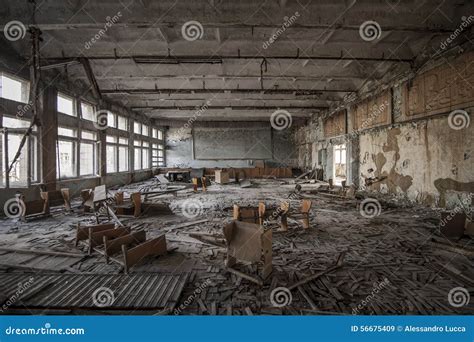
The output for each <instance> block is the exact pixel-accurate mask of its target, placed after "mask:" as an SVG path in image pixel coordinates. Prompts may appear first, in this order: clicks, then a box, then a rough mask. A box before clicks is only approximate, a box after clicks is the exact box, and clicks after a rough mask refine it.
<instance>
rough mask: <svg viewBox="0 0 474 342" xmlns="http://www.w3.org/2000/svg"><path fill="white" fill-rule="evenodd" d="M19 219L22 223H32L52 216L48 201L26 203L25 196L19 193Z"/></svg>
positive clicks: (17, 197) (17, 199) (17, 198)
mask: <svg viewBox="0 0 474 342" xmlns="http://www.w3.org/2000/svg"><path fill="white" fill-rule="evenodd" d="M15 198H16V202H17V205H18V208H19V210H20V212H19V217H20V220H22V221H30V220H34V219H38V218H44V217H47V216H49V215H50V213H49V207H48V203H47V201H45V200H44V199H42V198H41V199H39V200H33V201H28V202H27V201H26V200H25V195H23V194H21V193H19V194H16V195H15Z"/></svg>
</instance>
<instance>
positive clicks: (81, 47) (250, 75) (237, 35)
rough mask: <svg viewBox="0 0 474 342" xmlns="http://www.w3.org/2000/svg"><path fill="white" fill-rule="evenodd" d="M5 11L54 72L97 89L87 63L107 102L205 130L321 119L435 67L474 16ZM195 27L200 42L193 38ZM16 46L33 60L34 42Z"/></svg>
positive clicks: (206, 6) (85, 8)
mask: <svg viewBox="0 0 474 342" xmlns="http://www.w3.org/2000/svg"><path fill="white" fill-rule="evenodd" d="M2 3H3V4H2V6H0V17H1V18H2V22H1V23H0V24H2V25H5V24H6V23H7V22H8V21H11V20H19V21H21V22H22V23H23V24H24V25H25V26H28V25H32V24H35V25H37V26H38V27H39V28H40V29H41V30H42V31H43V42H42V44H41V55H42V57H43V60H42V63H43V64H55V63H59V62H70V61H73V63H71V64H68V65H67V67H66V66H64V67H61V68H58V69H57V70H60V71H61V72H63V73H65V74H67V76H68V77H70V78H71V79H73V80H75V79H81V80H84V82H86V83H87V82H88V80H87V76H86V74H85V72H84V69H83V67H82V66H81V65H80V64H77V63H76V64H74V59H75V58H78V57H86V58H88V59H89V62H90V65H91V67H92V70H93V73H94V75H95V78H96V80H97V84H98V86H99V88H100V90H101V92H102V94H103V96H104V97H105V98H107V99H110V100H113V101H115V102H119V103H122V104H123V105H125V106H127V107H130V108H131V109H132V110H134V111H137V112H142V113H144V114H146V115H148V116H150V117H153V118H161V119H179V120H187V119H188V118H189V117H191V116H193V115H194V114H195V113H196V108H199V107H201V106H203V105H204V104H206V103H207V105H206V108H205V110H204V111H202V113H201V114H200V117H199V120H268V117H269V116H270V115H271V114H272V112H274V111H275V110H276V109H278V108H281V109H285V110H288V111H289V112H290V113H291V114H292V115H294V116H295V117H303V118H304V117H309V116H310V115H311V114H312V113H315V112H318V111H321V110H324V109H325V108H328V107H330V106H334V105H336V104H338V103H340V101H342V99H343V98H344V96H347V95H348V94H350V93H351V92H357V91H359V90H360V89H362V88H363V87H364V86H368V85H371V84H374V82H375V83H376V84H380V83H381V82H383V81H384V80H387V79H389V78H390V77H391V76H393V75H396V74H398V73H401V72H404V71H407V70H409V69H410V68H414V67H416V66H417V65H419V64H421V63H423V62H424V61H425V60H426V59H427V58H430V56H431V55H433V54H434V53H435V52H436V49H437V48H438V49H439V46H440V43H441V42H442V41H443V40H445V39H446V37H447V36H449V35H450V34H452V33H453V32H454V31H455V30H456V29H457V28H459V25H460V23H461V22H462V19H461V18H462V17H463V16H469V15H470V14H472V12H473V11H472V1H444V0H436V1H423V0H364V1H361V0H346V1H329V0H328V1H307V0H302V1H301V0H300V1H296V0H295V1H292V0H288V1H285V0H280V1H276V0H272V1H270V0H267V1H255V0H252V1H250V0H243V1H218V0H214V1H212V0H210V1H207V0H193V1H177V0H174V1H152V0H138V1H131V0H121V1H109V0H107V1H103V0H101V1H99V0H77V1H74V0H69V1H51V0H44V1H41V2H40V1H38V2H37V5H36V11H34V10H33V5H32V4H31V3H29V2H27V1H16V2H12V1H5V0H2ZM33 13H35V14H34V16H33ZM114 16H115V19H117V18H118V20H115V19H114ZM292 16H293V17H292ZM115 21H116V22H115ZM189 21H196V22H198V23H199V24H200V25H201V26H202V31H201V32H199V33H201V34H202V37H201V38H200V39H197V40H194V41H189V40H187V39H185V37H184V36H183V33H182V27H183V25H185V23H187V22H189ZM366 21H375V22H376V23H377V24H378V25H379V26H380V28H381V32H380V36H379V37H378V38H377V39H375V40H372V41H366V40H364V39H362V36H361V34H360V32H359V29H360V27H361V25H362V24H363V23H364V22H366ZM106 22H109V23H111V25H110V26H108V27H107V29H106V30H105V26H104V25H106V24H105V23H106ZM112 22H113V23H112ZM285 22H286V23H289V25H287V26H285V30H284V31H283V32H281V31H280V32H277V30H278V29H280V30H281V28H282V25H284V23H285ZM101 30H102V31H101ZM273 34H276V36H277V39H276V40H275V41H274V42H273V43H269V38H270V37H271V36H272V35H273ZM97 35H98V36H99V39H97V40H96V42H92V38H93V37H95V36H97ZM8 44H11V46H12V47H13V48H14V49H15V50H16V51H17V52H18V53H20V54H21V55H23V56H25V57H28V55H29V52H30V48H29V41H28V39H22V40H18V41H14V42H8Z"/></svg>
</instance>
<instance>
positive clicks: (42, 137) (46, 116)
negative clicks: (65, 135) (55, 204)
mask: <svg viewBox="0 0 474 342" xmlns="http://www.w3.org/2000/svg"><path fill="white" fill-rule="evenodd" d="M41 98H42V101H41V102H42V106H41V109H40V110H39V111H38V117H39V119H40V123H41V126H40V127H39V146H40V158H41V159H40V160H41V182H42V183H43V184H44V185H45V187H46V190H47V191H53V190H56V182H57V180H56V169H57V165H56V164H57V163H56V160H57V153H56V141H57V139H58V112H57V90H56V88H54V87H51V86H49V87H47V88H46V89H44V90H43V92H42V96H41Z"/></svg>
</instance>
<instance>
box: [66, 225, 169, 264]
mask: <svg viewBox="0 0 474 342" xmlns="http://www.w3.org/2000/svg"><path fill="white" fill-rule="evenodd" d="M81 241H83V242H85V244H86V246H87V248H88V252H89V254H92V252H93V251H96V252H98V253H100V254H102V255H104V256H105V261H106V263H108V262H109V260H112V261H114V262H116V263H118V264H119V265H121V266H122V267H123V268H124V271H125V273H128V271H129V270H130V268H131V267H133V266H134V265H136V264H137V263H139V262H140V261H141V260H143V259H144V258H145V257H148V256H158V255H165V254H166V253H167V245H166V236H165V234H162V235H159V236H158V237H155V238H153V239H151V240H148V241H147V240H146V232H145V231H143V230H142V231H137V232H134V233H131V232H130V228H129V227H115V224H114V223H105V224H97V225H91V226H81V224H80V223H78V225H77V230H76V239H75V245H76V246H77V245H78V244H79V242H81ZM120 252H122V257H121V258H120V257H118V258H117V257H114V255H115V254H117V253H120Z"/></svg>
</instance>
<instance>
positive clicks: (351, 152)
mask: <svg viewBox="0 0 474 342" xmlns="http://www.w3.org/2000/svg"><path fill="white" fill-rule="evenodd" d="M473 63H474V53H473V52H468V53H465V54H464V55H461V56H456V57H453V58H452V59H451V60H450V61H449V66H447V65H445V64H439V63H438V64H437V65H435V66H433V67H431V68H427V70H425V71H422V72H421V73H420V74H419V75H416V76H415V77H413V76H412V77H411V78H409V79H408V80H405V81H404V82H401V81H399V82H398V83H395V84H393V85H391V87H390V88H388V89H387V88H385V89H384V90H382V91H381V92H379V93H374V94H369V95H366V97H365V99H363V100H358V101H356V102H354V104H350V105H347V118H348V120H347V131H346V132H343V133H344V134H342V135H340V136H336V137H334V136H331V135H334V134H340V133H341V131H340V130H335V129H334V127H333V126H334V122H335V120H336V117H337V115H340V109H339V110H338V111H335V112H332V113H330V112H328V113H324V114H323V115H320V116H318V117H314V118H313V119H312V121H311V123H310V124H308V125H307V126H306V127H304V128H301V129H300V130H299V134H297V136H296V137H297V138H296V141H297V142H298V154H299V160H298V161H299V166H300V167H305V168H308V167H310V166H313V167H314V166H315V165H321V166H322V167H323V168H324V174H325V179H326V180H327V179H329V178H331V177H332V165H333V153H332V151H333V147H334V145H336V144H341V143H346V148H347V161H346V165H347V170H346V172H347V177H348V184H355V185H356V186H358V187H359V188H361V189H365V190H368V191H374V192H375V191H376V192H380V193H384V194H388V195H392V196H396V197H399V198H404V199H406V200H409V201H414V202H418V203H423V204H426V205H431V206H439V207H447V208H452V207H454V206H455V205H456V204H458V203H459V201H460V200H461V199H462V200H465V199H466V198H468V199H471V200H472V197H474V196H473V194H474V151H473V146H474V144H473V143H474V141H473V140H474V124H473V123H472V122H471V121H472V113H474V89H473V88H472V86H471V84H473V83H474V68H472V64H473ZM453 113H457V119H454V118H455V116H453ZM332 115H334V116H335V117H334V118H332V119H331V116H332ZM328 117H329V118H328ZM323 118H324V119H323ZM456 120H457V122H456ZM324 125H327V126H328V127H324ZM334 132H336V133H334ZM308 143H311V151H310V152H308V149H307V147H306V146H308ZM322 151H324V153H323V154H324V155H325V156H326V158H325V160H323V161H321V160H314V158H315V157H316V158H317V157H318V156H321V155H323V154H321V152H322ZM308 153H310V155H311V156H312V157H313V160H312V164H308V161H307V155H308ZM367 179H371V180H375V182H373V183H372V184H367V185H366V180H367ZM369 183H371V182H369Z"/></svg>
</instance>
